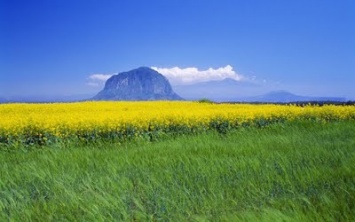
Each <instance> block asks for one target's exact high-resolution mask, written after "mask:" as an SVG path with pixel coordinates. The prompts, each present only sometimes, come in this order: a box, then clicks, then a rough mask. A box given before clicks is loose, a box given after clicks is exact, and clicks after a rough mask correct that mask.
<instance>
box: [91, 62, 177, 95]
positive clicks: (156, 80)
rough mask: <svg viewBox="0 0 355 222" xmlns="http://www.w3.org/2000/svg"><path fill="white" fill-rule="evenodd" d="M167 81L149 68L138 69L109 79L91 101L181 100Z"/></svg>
mask: <svg viewBox="0 0 355 222" xmlns="http://www.w3.org/2000/svg"><path fill="white" fill-rule="evenodd" d="M181 99H182V98H181V97H180V96H178V95H177V94H176V93H175V92H174V91H173V90H172V88H171V85H170V83H169V81H168V80H167V79H166V78H165V77H164V76H163V75H162V74H160V73H159V72H157V71H155V70H153V69H151V68H149V67H144V66H142V67H139V68H137V69H133V70H130V71H128V72H121V73H119V74H118V75H114V76H112V77H111V78H109V79H108V80H107V81H106V83H105V88H104V89H103V90H102V91H100V92H99V93H98V94H97V95H96V96H95V97H94V98H93V100H181Z"/></svg>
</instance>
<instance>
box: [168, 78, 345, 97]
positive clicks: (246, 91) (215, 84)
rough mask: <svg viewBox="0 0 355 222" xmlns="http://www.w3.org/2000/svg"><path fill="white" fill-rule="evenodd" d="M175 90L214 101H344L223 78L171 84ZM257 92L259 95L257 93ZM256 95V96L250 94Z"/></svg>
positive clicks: (184, 94) (187, 95)
mask: <svg viewBox="0 0 355 222" xmlns="http://www.w3.org/2000/svg"><path fill="white" fill-rule="evenodd" d="M173 88H174V90H175V92H177V93H178V94H179V95H181V96H182V97H184V98H185V99H188V100H198V99H203V98H205V99H209V100H212V101H215V102H261V103H288V102H305V101H320V102H322V101H332V102H345V101H346V99H345V98H342V97H312V96H300V95H295V94H292V93H290V92H287V91H283V90H281V91H271V92H268V93H265V88H263V87H261V86H260V85H257V84H254V83H251V82H245V81H236V80H234V79H228V78H227V79H224V80H220V81H208V82H202V83H196V84H191V85H178V86H173ZM258 94H259V95H258ZM250 95H258V96H250Z"/></svg>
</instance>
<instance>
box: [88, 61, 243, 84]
mask: <svg viewBox="0 0 355 222" xmlns="http://www.w3.org/2000/svg"><path fill="white" fill-rule="evenodd" d="M151 68H152V69H154V70H156V71H157V72H159V73H161V74H162V75H164V76H165V77H166V78H167V79H168V80H169V82H170V83H171V84H172V85H189V84H194V83H199V82H207V81H217V80H223V79H227V78H230V79H234V80H236V81H242V80H247V78H246V77H244V76H243V75H240V74H238V73H237V72H236V71H234V69H233V67H232V66H231V65H226V66H225V67H219V68H208V69H206V70H200V69H198V68H196V67H186V68H180V67H172V68H162V67H151ZM116 74H117V73H113V74H102V73H99V74H92V75H90V76H89V77H88V78H87V85H89V86H92V87H102V86H103V85H104V84H105V82H106V80H108V79H109V78H110V77H111V76H113V75H116Z"/></svg>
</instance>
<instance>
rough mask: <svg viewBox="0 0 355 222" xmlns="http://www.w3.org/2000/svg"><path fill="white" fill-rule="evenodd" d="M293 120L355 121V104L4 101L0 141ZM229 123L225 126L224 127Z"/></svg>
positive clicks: (0, 109) (93, 135)
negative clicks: (304, 105) (34, 102)
mask: <svg viewBox="0 0 355 222" xmlns="http://www.w3.org/2000/svg"><path fill="white" fill-rule="evenodd" d="M294 119H312V120H319V121H328V120H349V119H355V106H333V105H327V106H321V107H320V106H306V107H300V106H293V105H250V104H209V103H197V102H181V101H179V102H168V101H159V102H78V103H53V104H1V105H0V120H1V121H0V143H1V142H3V143H4V142H9V140H11V139H12V140H14V139H16V140H18V139H21V138H22V139H24V138H27V139H28V138H31V137H36V138H39V139H40V140H41V141H42V140H43V141H42V142H45V140H46V139H48V138H50V137H52V138H68V137H85V138H87V137H90V136H91V137H95V138H96V137H100V136H101V137H102V136H105V135H106V136H107V135H110V136H112V135H119V136H120V137H125V136H127V135H128V134H129V135H130V136H140V135H143V134H144V133H145V132H152V131H159V130H160V131H169V132H170V131H174V130H175V131H179V130H182V131H184V130H185V131H186V130H208V129H209V128H216V129H218V127H227V128H233V127H238V126H241V125H245V124H255V123H261V124H267V123H269V122H274V121H280V120H282V121H283V120H294ZM223 124H224V125H223Z"/></svg>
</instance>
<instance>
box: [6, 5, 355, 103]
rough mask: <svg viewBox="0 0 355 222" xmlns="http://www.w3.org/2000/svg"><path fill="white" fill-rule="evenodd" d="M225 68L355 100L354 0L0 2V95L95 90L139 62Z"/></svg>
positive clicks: (311, 92) (281, 85) (297, 89)
mask: <svg viewBox="0 0 355 222" xmlns="http://www.w3.org/2000/svg"><path fill="white" fill-rule="evenodd" d="M226 65H231V66H232V67H233V68H234V70H235V71H236V72H237V73H238V74H241V75H243V76H248V77H250V76H256V78H257V79H259V80H267V81H268V82H273V83H278V87H279V88H282V89H284V90H288V91H291V92H294V93H297V94H303V95H319V96H346V97H348V98H353V99H355V87H354V85H355V1H354V0H322V1H321V0H297V1H285V0H270V1H265V0H208V1H207V0H31V1H29V0H0V96H9V95H21V94H27V95H37V94H43V93H45V94H48V95H50V94H63V95H64V94H81V93H94V92H96V91H98V90H99V89H97V88H93V87H90V86H89V85H88V84H87V79H88V77H89V76H90V75H93V74H112V73H115V72H121V71H128V70H130V69H133V68H136V67H139V66H149V67H152V66H154V67H162V68H172V67H180V68H186V67H196V68H198V69H201V70H205V69H208V68H210V67H211V68H219V67H225V66H226Z"/></svg>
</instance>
